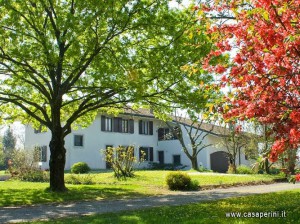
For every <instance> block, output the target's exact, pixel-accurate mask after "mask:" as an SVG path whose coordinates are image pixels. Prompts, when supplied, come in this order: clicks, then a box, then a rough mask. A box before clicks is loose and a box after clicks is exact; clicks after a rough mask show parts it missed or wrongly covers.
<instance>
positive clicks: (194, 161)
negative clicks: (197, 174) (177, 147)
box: [191, 156, 199, 170]
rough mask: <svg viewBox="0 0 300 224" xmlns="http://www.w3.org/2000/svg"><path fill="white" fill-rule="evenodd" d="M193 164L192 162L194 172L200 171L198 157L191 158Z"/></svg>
mask: <svg viewBox="0 0 300 224" xmlns="http://www.w3.org/2000/svg"><path fill="white" fill-rule="evenodd" d="M191 162H192V169H194V170H199V166H198V158H197V156H194V157H192V158H191Z"/></svg>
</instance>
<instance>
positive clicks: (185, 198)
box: [0, 183, 300, 223]
mask: <svg viewBox="0 0 300 224" xmlns="http://www.w3.org/2000/svg"><path fill="white" fill-rule="evenodd" d="M292 189H300V183H296V184H290V183H276V184H271V185H256V186H243V187H232V188H227V189H214V190H206V191H194V192H172V193H171V194H169V195H162V196H155V197H147V198H139V199H126V200H102V201H83V202H73V203H66V204H46V205H35V206H26V207H25V206H24V207H23V206H20V207H0V223H18V222H24V221H27V222H28V221H32V220H47V219H53V218H58V217H67V216H72V215H91V214H96V213H98V214H100V213H107V212H118V211H124V210H137V209H145V208H151V207H157V206H164V205H171V206H172V205H183V204H188V203H195V202H201V201H208V200H218V199H223V198H229V197H239V196H245V195H251V194H262V193H269V192H277V191H282V190H292Z"/></svg>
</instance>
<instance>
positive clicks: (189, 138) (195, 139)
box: [166, 114, 214, 170]
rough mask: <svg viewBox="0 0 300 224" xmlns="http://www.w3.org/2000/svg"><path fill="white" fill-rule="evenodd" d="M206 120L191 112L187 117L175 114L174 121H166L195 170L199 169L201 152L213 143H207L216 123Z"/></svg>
mask: <svg viewBox="0 0 300 224" xmlns="http://www.w3.org/2000/svg"><path fill="white" fill-rule="evenodd" d="M206 122H207V121H205V120H204V119H203V118H200V117H199V116H195V114H193V115H191V114H190V115H188V116H187V117H185V118H183V117H179V116H175V117H174V120H173V121H172V122H170V121H167V122H166V124H167V126H168V127H169V129H170V131H171V132H170V134H171V135H172V136H174V137H176V139H178V141H179V142H180V144H181V147H182V151H183V152H184V153H185V155H186V156H187V158H188V159H189V160H190V161H191V165H192V169H194V170H199V165H198V155H199V153H200V152H201V151H202V150H204V149H206V148H208V147H210V146H212V145H213V144H210V143H207V141H206V138H207V136H208V135H209V134H210V133H211V132H212V131H213V128H214V125H211V124H208V123H206Z"/></svg>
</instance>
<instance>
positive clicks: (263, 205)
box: [35, 190, 300, 224]
mask: <svg viewBox="0 0 300 224" xmlns="http://www.w3.org/2000/svg"><path fill="white" fill-rule="evenodd" d="M299 201H300V190H293V191H286V192H280V193H269V194H261V195H253V196H246V197H239V198H230V199H223V200H219V201H210V202H202V203H197V204H189V205H184V206H176V207H170V206H164V207H159V208H151V209H146V210H138V211H126V212H120V213H114V214H112V213H110V214H103V215H92V216H83V217H73V218H64V219H58V220H51V221H49V222H35V223H57V224H60V223H61V224H63V223H70V224H73V223H92V224H93V223H103V224H104V223H105V224H109V223H134V224H152V223H164V224H168V223H171V224H174V223H186V224H192V223H195V224H196V223H197V224H198V223H212V224H214V223H221V224H222V223H224V224H227V223H236V224H240V223H255V224H257V223H275V224H276V223H278V224H280V223H291V224H292V223H300V206H299ZM274 211H278V212H279V214H281V213H282V211H284V212H285V214H286V217H284V218H270V217H263V218H232V217H231V218H227V217H226V213H231V212H240V213H241V214H244V213H246V214H247V215H248V214H249V213H251V215H252V214H254V216H256V215H261V214H262V215H263V212H266V214H267V213H268V212H274Z"/></svg>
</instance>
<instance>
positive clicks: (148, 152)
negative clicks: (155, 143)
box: [139, 147, 153, 162]
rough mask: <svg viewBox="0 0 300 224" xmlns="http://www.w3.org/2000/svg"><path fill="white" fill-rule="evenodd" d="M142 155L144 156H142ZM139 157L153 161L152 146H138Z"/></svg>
mask: <svg viewBox="0 0 300 224" xmlns="http://www.w3.org/2000/svg"><path fill="white" fill-rule="evenodd" d="M143 156H144V157H143ZM139 158H140V160H141V159H143V160H144V161H149V162H152V161H153V147H140V148H139Z"/></svg>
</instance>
